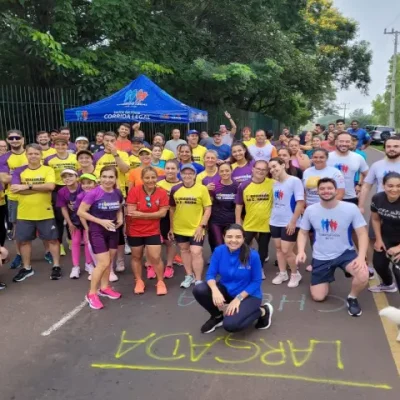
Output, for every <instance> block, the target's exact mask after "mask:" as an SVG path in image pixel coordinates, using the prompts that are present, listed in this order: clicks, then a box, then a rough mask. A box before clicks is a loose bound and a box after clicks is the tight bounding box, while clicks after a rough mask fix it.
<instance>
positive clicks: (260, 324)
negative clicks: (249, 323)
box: [255, 303, 274, 329]
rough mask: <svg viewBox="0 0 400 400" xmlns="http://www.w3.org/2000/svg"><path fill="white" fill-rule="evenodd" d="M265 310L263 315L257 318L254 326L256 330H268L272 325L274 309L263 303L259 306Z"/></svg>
mask: <svg viewBox="0 0 400 400" xmlns="http://www.w3.org/2000/svg"><path fill="white" fill-rule="evenodd" d="M261 307H262V308H264V310H265V314H264V315H263V316H261V317H260V318H258V320H257V323H256V325H255V328H256V329H268V328H269V327H270V326H271V323H272V314H273V313H274V307H272V305H271V304H269V303H265V304H264V305H262V306H261Z"/></svg>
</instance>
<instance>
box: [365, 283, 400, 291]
mask: <svg viewBox="0 0 400 400" xmlns="http://www.w3.org/2000/svg"><path fill="white" fill-rule="evenodd" d="M368 290H369V291H370V292H372V293H382V292H386V293H396V292H397V286H396V284H395V283H392V284H391V285H384V284H383V283H381V284H379V285H376V286H371V287H369V288H368Z"/></svg>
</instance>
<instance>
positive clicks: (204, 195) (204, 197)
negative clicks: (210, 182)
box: [201, 186, 212, 207]
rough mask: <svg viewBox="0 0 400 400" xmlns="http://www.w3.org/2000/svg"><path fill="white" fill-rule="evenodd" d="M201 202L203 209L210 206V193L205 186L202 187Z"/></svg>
mask: <svg viewBox="0 0 400 400" xmlns="http://www.w3.org/2000/svg"><path fill="white" fill-rule="evenodd" d="M201 200H202V202H203V207H209V206H211V205H212V201H211V197H210V193H208V190H207V188H206V187H205V186H202V193H201Z"/></svg>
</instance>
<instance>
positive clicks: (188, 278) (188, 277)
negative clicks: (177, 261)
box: [181, 275, 194, 289]
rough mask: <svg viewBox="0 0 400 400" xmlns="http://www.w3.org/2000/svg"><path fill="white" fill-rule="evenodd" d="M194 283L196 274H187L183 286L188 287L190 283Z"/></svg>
mask: <svg viewBox="0 0 400 400" xmlns="http://www.w3.org/2000/svg"><path fill="white" fill-rule="evenodd" d="M193 283H194V276H193V275H186V276H185V280H184V281H182V283H181V288H185V289H188V288H190V285H192V284H193Z"/></svg>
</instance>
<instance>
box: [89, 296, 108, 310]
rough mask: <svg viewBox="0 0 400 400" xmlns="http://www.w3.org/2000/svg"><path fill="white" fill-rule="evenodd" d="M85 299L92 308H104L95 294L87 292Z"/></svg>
mask: <svg viewBox="0 0 400 400" xmlns="http://www.w3.org/2000/svg"><path fill="white" fill-rule="evenodd" d="M85 299H86V301H87V302H88V303H89V307H90V308H93V310H101V309H102V308H104V305H103V303H102V302H101V301H100V299H99V296H98V295H97V294H87V295H86V297H85Z"/></svg>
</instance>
